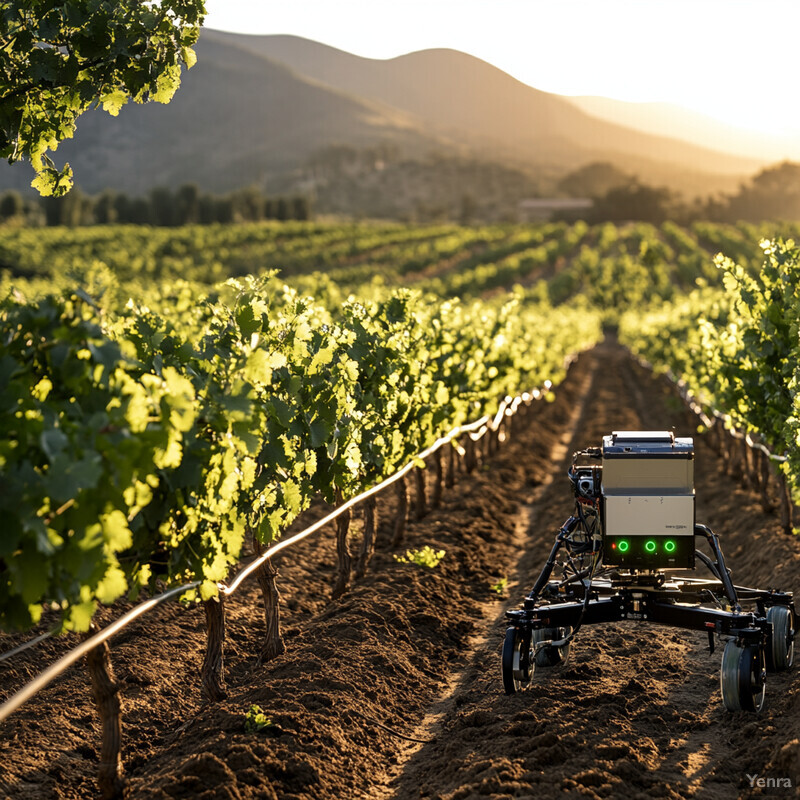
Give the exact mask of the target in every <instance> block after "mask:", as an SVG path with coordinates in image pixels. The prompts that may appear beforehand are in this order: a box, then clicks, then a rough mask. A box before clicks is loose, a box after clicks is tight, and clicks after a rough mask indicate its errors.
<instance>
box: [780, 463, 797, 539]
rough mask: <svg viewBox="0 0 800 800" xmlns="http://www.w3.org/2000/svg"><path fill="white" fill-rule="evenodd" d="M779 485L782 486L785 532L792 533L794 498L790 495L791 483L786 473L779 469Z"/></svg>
mask: <svg viewBox="0 0 800 800" xmlns="http://www.w3.org/2000/svg"><path fill="white" fill-rule="evenodd" d="M778 486H779V487H780V492H779V494H780V500H781V526H782V527H783V531H784V533H791V532H792V528H793V525H794V520H793V516H794V515H793V513H792V498H791V497H790V495H789V484H788V483H787V481H786V473H785V472H784V471H783V470H782V469H780V470H778Z"/></svg>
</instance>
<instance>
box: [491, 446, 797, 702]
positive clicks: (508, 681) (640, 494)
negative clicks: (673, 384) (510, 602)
mask: <svg viewBox="0 0 800 800" xmlns="http://www.w3.org/2000/svg"><path fill="white" fill-rule="evenodd" d="M579 461H584V462H585V461H594V462H595V464H593V465H586V464H579V463H578V462H579ZM597 461H600V462H601V464H600V465H597V464H596V462H597ZM567 474H568V476H569V479H570V482H571V483H572V487H573V491H574V495H575V510H574V513H573V514H572V516H570V517H569V519H567V521H566V522H565V523H564V525H563V526H562V527H561V529H560V530H559V532H558V534H557V535H556V539H555V543H554V545H553V548H552V550H551V552H550V556H549V558H548V559H547V563H546V564H545V565H544V568H543V569H542V571H541V574H540V575H539V578H538V580H537V581H536V583H535V584H534V586H533V589H531V591H530V594H529V595H528V596H527V597H526V598H525V600H524V604H523V607H522V608H520V609H515V610H509V611H506V618H507V619H508V622H509V627H508V629H507V631H506V636H505V641H504V643H503V655H502V674H503V686H504V688H505V691H506V694H513V693H515V692H518V691H521V690H524V689H527V688H530V687H531V686H532V685H533V676H534V672H535V669H536V667H550V666H554V665H556V664H560V663H562V662H564V661H565V660H566V658H567V656H568V654H569V650H570V645H571V643H572V640H573V638H574V637H575V635H576V634H577V632H578V631H579V629H580V628H581V627H582V626H583V625H597V624H602V623H608V622H619V621H622V620H643V621H647V622H652V623H657V624H661V625H669V626H672V627H678V628H687V629H689V630H696V631H705V632H706V633H707V634H708V645H709V650H710V652H711V653H713V652H714V645H715V637H728V638H727V642H726V644H725V648H724V650H723V654H722V663H721V667H720V688H721V691H722V701H723V703H724V705H725V708H726V709H728V710H729V711H741V710H743V711H760V710H761V708H762V707H763V705H764V696H765V685H766V673H767V672H768V671H770V672H772V671H780V670H785V669H788V668H789V667H790V666H791V665H792V662H793V660H794V638H795V624H796V623H795V620H796V615H795V608H794V602H793V598H792V594H791V592H781V591H777V590H774V589H751V588H748V587H745V586H737V585H735V584H734V583H733V581H732V580H731V573H730V570H729V569H728V568H727V567H726V566H725V559H724V556H723V554H722V549H721V547H720V543H719V538H718V537H717V535H716V534H715V533H714V532H713V531H712V530H711V529H710V528H708V527H707V526H706V525H699V524H696V523H695V517H694V499H695V498H694V448H693V442H692V439H690V438H675V436H674V435H673V434H672V432H670V431H615V432H614V433H612V434H611V435H610V436H605V437H603V445H602V447H594V448H588V449H586V450H581V451H578V452H577V453H575V455H574V456H573V461H572V466H571V467H570V469H569V471H568V473H567ZM697 539H699V540H700V541H703V540H705V541H706V542H707V543H708V546H709V549H710V551H711V557H709V556H708V555H706V554H705V553H703V552H702V551H700V550H698V549H696V548H695V541H696V540H697ZM559 556H561V560H560V561H559ZM698 561H699V562H700V563H701V564H702V565H703V566H704V567H706V568H707V569H708V571H709V572H710V573H711V578H698V577H694V576H693V575H686V574H683V575H678V576H676V575H672V574H669V572H670V571H674V570H683V571H689V570H691V571H694V570H695V568H696V563H697V562H698ZM557 565H559V566H560V567H561V568H562V570H563V575H562V577H561V578H560V579H555V580H554V579H552V576H553V572H554V570H555V568H556V566H557ZM743 606H744V607H745V608H743Z"/></svg>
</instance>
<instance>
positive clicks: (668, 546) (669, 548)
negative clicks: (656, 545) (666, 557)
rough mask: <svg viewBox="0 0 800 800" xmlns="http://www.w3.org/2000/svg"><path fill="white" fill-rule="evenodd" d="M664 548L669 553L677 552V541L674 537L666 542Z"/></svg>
mask: <svg viewBox="0 0 800 800" xmlns="http://www.w3.org/2000/svg"><path fill="white" fill-rule="evenodd" d="M664 549H665V550H666V551H667V552H668V553H674V552H675V542H674V541H673V540H672V539H667V541H666V542H664Z"/></svg>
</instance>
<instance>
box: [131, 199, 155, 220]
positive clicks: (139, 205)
mask: <svg viewBox="0 0 800 800" xmlns="http://www.w3.org/2000/svg"><path fill="white" fill-rule="evenodd" d="M128 222H130V223H131V224H132V225H155V224H156V223H155V219H154V217H153V207H152V205H151V203H150V202H149V201H148V200H145V199H144V198H143V197H135V198H134V199H133V200H131V204H130V209H129V218H128Z"/></svg>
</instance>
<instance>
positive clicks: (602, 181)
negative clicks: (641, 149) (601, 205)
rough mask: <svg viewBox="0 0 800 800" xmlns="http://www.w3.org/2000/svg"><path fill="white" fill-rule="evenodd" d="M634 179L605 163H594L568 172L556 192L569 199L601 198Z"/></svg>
mask: <svg viewBox="0 0 800 800" xmlns="http://www.w3.org/2000/svg"><path fill="white" fill-rule="evenodd" d="M634 182H635V178H634V177H633V176H632V175H629V174H628V173H626V172H623V171H622V170H621V169H619V168H618V167H616V166H614V165H613V164H611V163H609V162H607V161H595V162H593V163H591V164H586V165H584V166H582V167H579V168H578V169H576V170H575V171H574V172H570V173H569V174H568V175H566V176H565V177H563V178H562V179H561V180H560V181H559V183H558V187H557V188H558V191H559V192H562V193H563V194H566V195H569V196H570V197H602V196H603V195H605V194H607V193H608V192H610V191H611V190H612V189H617V188H619V187H621V186H629V185H630V184H632V183H634Z"/></svg>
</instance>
